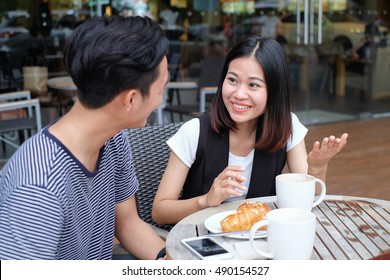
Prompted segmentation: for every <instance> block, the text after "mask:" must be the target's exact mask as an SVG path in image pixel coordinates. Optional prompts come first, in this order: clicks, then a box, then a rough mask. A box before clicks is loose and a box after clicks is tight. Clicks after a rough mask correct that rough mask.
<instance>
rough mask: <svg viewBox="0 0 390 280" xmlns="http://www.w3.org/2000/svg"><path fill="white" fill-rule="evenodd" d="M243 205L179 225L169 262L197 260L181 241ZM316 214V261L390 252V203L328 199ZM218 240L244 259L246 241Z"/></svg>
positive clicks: (193, 217)
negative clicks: (241, 247)
mask: <svg viewBox="0 0 390 280" xmlns="http://www.w3.org/2000/svg"><path fill="white" fill-rule="evenodd" d="M250 200H252V201H260V202H266V203H268V204H269V205H270V206H271V208H272V209H275V208H277V206H276V204H275V201H276V197H262V198H257V199H250ZM241 203H243V201H235V202H231V203H226V204H222V205H220V206H217V207H212V208H207V209H204V210H201V211H199V212H196V213H194V214H192V215H190V216H188V217H186V218H185V219H183V220H182V221H180V222H179V223H177V224H176V225H175V226H174V227H173V228H172V230H171V231H170V232H169V234H168V237H167V240H166V246H167V254H168V256H169V258H171V259H176V260H192V259H197V258H196V257H195V256H194V255H193V254H192V253H191V252H189V251H188V250H187V249H186V248H185V247H184V246H183V245H182V244H181V243H180V240H181V239H183V238H189V237H195V236H201V235H203V234H207V233H208V230H207V229H206V227H205V226H204V221H205V220H206V219H207V218H208V217H210V216H211V215H213V214H216V213H219V212H222V211H229V210H235V209H236V208H237V206H238V205H240V204H241ZM313 213H314V214H316V216H317V228H316V240H315V244H314V250H313V255H312V259H316V260H361V259H370V258H372V257H374V256H377V255H379V254H381V253H383V252H385V251H388V250H390V201H384V200H377V199H369V198H360V197H346V196H334V195H331V196H330V195H327V196H326V198H325V200H324V201H323V202H322V203H321V204H320V205H318V206H317V207H315V208H313ZM214 238H215V239H216V240H217V241H218V242H220V243H221V244H224V245H226V246H228V247H229V248H230V249H232V250H233V252H234V253H235V258H237V259H239V258H240V257H239V256H238V254H237V252H236V250H235V247H234V246H233V245H234V243H235V242H238V241H243V240H238V239H233V238H229V237H214ZM259 257H260V256H259Z"/></svg>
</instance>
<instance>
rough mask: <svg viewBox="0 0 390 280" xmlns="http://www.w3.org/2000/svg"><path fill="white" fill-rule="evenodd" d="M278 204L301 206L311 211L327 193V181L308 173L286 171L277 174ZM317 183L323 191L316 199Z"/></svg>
mask: <svg viewBox="0 0 390 280" xmlns="http://www.w3.org/2000/svg"><path fill="white" fill-rule="evenodd" d="M275 183H276V205H277V206H278V208H300V209H305V210H309V211H311V209H312V208H313V207H314V206H317V205H318V204H320V203H321V202H322V201H323V200H324V198H325V195H326V186H325V183H324V182H323V181H322V180H320V179H318V178H315V177H313V176H311V175H308V174H301V173H285V174H280V175H278V176H276V182H275ZM316 183H319V185H320V186H321V192H320V194H319V196H318V197H317V199H316V200H314V199H315V191H316Z"/></svg>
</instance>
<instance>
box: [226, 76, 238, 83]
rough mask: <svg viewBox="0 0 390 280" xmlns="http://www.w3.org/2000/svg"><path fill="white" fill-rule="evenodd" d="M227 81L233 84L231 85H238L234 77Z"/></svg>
mask: <svg viewBox="0 0 390 280" xmlns="http://www.w3.org/2000/svg"><path fill="white" fill-rule="evenodd" d="M227 80H228V81H229V82H231V83H236V82H237V81H236V79H235V78H232V77H229V78H227Z"/></svg>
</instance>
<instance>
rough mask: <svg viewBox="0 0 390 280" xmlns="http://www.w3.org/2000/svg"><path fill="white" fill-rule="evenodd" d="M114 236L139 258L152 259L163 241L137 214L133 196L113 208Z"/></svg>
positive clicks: (163, 244) (162, 244)
mask: <svg viewBox="0 0 390 280" xmlns="http://www.w3.org/2000/svg"><path fill="white" fill-rule="evenodd" d="M115 236H116V238H118V240H119V242H120V243H121V245H122V246H123V247H124V248H126V250H128V251H129V252H131V253H132V254H133V255H134V256H136V257H137V258H139V259H149V260H154V259H155V258H156V256H157V254H158V252H159V251H160V250H161V249H162V248H164V247H165V242H164V241H163V240H162V239H161V238H160V237H159V236H158V235H157V234H156V233H155V231H154V230H153V229H152V228H151V227H150V225H149V224H147V223H145V222H144V221H142V220H141V218H140V217H139V216H138V212H137V206H136V201H135V197H134V196H132V197H130V198H129V199H128V200H126V201H124V202H121V203H118V204H117V205H116V209H115Z"/></svg>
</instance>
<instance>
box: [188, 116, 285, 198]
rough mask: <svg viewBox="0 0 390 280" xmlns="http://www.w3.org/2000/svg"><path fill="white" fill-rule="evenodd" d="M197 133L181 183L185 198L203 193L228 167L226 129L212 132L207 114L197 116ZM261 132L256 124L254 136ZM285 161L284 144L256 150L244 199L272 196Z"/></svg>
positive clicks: (227, 134) (227, 133)
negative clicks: (192, 156)
mask: <svg viewBox="0 0 390 280" xmlns="http://www.w3.org/2000/svg"><path fill="white" fill-rule="evenodd" d="M198 118H199V120H200V135H199V142H198V149H197V151H196V158H195V162H194V163H193V165H192V166H191V168H190V170H189V173H188V176H187V179H186V181H185V183H184V186H183V191H182V195H181V198H182V199H187V198H192V197H196V196H200V195H203V194H205V193H207V192H208V191H209V190H210V188H211V185H212V184H213V181H214V179H215V178H216V177H218V175H219V174H220V173H221V172H222V170H224V169H225V168H226V167H227V166H228V159H229V132H228V131H226V132H225V133H220V134H218V133H216V132H215V131H213V130H212V128H211V125H210V114H209V113H205V114H203V115H201V116H199V117H198ZM260 135H261V128H260V125H259V127H258V129H257V131H256V139H258V138H259V136H260ZM285 163H286V147H285V148H284V149H282V150H281V151H278V152H276V153H268V152H264V151H262V150H259V149H256V150H255V153H254V160H253V166H252V174H251V180H250V184H249V189H248V194H247V196H246V198H253V197H261V196H270V195H275V194H276V190H275V177H276V176H277V175H279V174H280V173H282V170H283V168H284V165H285Z"/></svg>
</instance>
